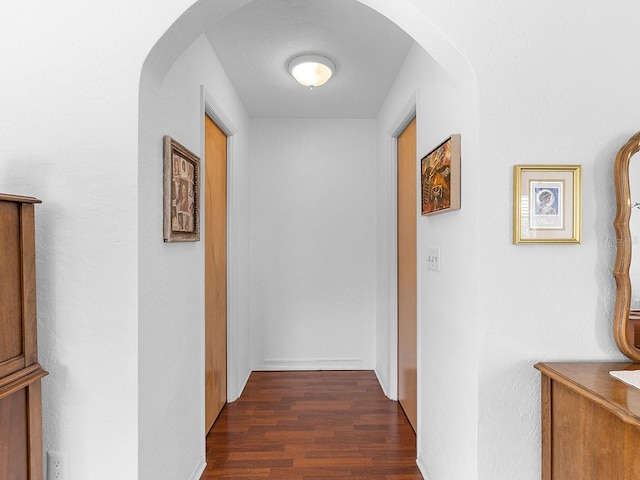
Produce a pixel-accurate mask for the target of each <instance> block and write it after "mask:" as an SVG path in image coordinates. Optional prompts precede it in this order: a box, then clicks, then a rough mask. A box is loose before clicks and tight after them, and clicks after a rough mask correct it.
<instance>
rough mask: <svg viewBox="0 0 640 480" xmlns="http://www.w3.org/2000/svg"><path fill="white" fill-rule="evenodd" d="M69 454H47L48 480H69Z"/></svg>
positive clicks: (50, 452) (51, 452)
mask: <svg viewBox="0 0 640 480" xmlns="http://www.w3.org/2000/svg"><path fill="white" fill-rule="evenodd" d="M68 461H69V456H68V455H67V452H53V451H49V452H47V480H68V478H69V477H68Z"/></svg>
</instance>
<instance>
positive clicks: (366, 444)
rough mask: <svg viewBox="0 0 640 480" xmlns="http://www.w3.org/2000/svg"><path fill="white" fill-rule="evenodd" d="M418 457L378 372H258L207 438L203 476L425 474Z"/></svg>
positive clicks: (308, 478) (307, 478) (376, 477)
mask: <svg viewBox="0 0 640 480" xmlns="http://www.w3.org/2000/svg"><path fill="white" fill-rule="evenodd" d="M415 457H416V438H415V434H414V433H413V430H412V429H411V426H410V425H409V422H408V421H407V418H406V417H405V415H404V413H403V412H402V409H401V408H400V406H399V405H398V403H397V402H393V401H391V400H389V399H387V398H386V397H385V396H384V394H383V393H382V390H381V388H380V385H379V384H378V381H377V379H376V377H375V374H374V373H373V372H362V371H349V372H345V371H329V372H328V371H320V372H254V373H252V374H251V377H250V378H249V382H248V383H247V386H246V388H245V390H244V392H243V393H242V396H241V397H240V399H239V400H237V401H235V402H234V403H230V404H227V405H226V406H225V407H224V409H223V410H222V413H221V414H220V416H219V417H218V420H217V421H216V423H215V425H214V426H213V428H212V429H211V432H210V433H209V436H208V437H207V463H208V465H207V469H206V471H205V472H204V474H203V475H202V477H201V480H213V479H218V480H223V479H236V480H237V479H247V480H248V479H253V478H270V479H275V478H277V479H300V480H321V479H331V480H336V479H340V478H344V479H346V478H348V479H363V480H364V479H367V480H387V479H395V480H422V476H421V475H420V472H419V470H418V468H417V466H416V463H415Z"/></svg>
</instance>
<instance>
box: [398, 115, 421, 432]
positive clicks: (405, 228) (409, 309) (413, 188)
mask: <svg viewBox="0 0 640 480" xmlns="http://www.w3.org/2000/svg"><path fill="white" fill-rule="evenodd" d="M417 162H418V160H417V152H416V119H415V118H414V119H413V120H412V121H411V123H410V124H409V125H407V127H406V128H405V129H404V131H403V132H402V133H401V134H400V136H399V137H398V399H399V401H400V405H402V408H403V409H404V411H405V413H406V414H407V417H408V418H409V421H410V422H411V425H412V427H413V429H414V430H416V429H417V425H418V421H417V416H418V413H417V411H418V405H417V404H418V388H417V381H418V380H417V348H418V344H417V338H418V335H417V306H418V298H417V294H418V293H417V270H416V268H417V267H416V258H417V253H416V252H417V247H416V241H417V239H416V232H417V230H416V228H417V227H416V223H417V215H418V207H417V165H418V163H417Z"/></svg>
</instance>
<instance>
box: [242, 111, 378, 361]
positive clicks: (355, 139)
mask: <svg viewBox="0 0 640 480" xmlns="http://www.w3.org/2000/svg"><path fill="white" fill-rule="evenodd" d="M375 151H376V143H375V122H374V121H373V120H331V119H330V120H315V119H311V120H309V119H253V120H252V121H251V254H250V263H251V307H250V311H251V355H252V357H251V365H252V368H253V369H258V370H259V369H296V368H301V369H329V368H334V369H345V368H346V369H348V368H353V369H367V368H368V369H371V368H373V365H374V361H375V360H374V359H375V295H376V292H375V284H376V283H375V282H376V280H375V276H376V267H375V262H376V258H375V245H376V241H375V222H376V209H375V205H376V189H375V185H376V172H375Z"/></svg>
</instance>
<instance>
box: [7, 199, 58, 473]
mask: <svg viewBox="0 0 640 480" xmlns="http://www.w3.org/2000/svg"><path fill="white" fill-rule="evenodd" d="M36 203H40V201H39V200H37V199H35V198H32V197H20V196H14V195H5V194H0V225H1V228H0V478H1V479H10V480H42V476H43V471H42V413H41V412H42V410H41V387H40V379H41V378H42V377H44V376H45V375H47V372H46V371H44V370H43V369H42V368H41V367H40V365H39V364H38V351H37V319H36V274H35V219H34V207H33V206H34V204H36Z"/></svg>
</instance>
